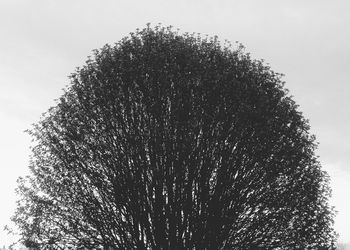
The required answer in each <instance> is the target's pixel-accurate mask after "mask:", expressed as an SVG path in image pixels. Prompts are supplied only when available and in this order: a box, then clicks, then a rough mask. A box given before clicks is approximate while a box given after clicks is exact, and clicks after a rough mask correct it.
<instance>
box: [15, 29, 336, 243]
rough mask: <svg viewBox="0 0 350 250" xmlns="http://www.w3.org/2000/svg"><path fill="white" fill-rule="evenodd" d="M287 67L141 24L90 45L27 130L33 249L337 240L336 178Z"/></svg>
mask: <svg viewBox="0 0 350 250" xmlns="http://www.w3.org/2000/svg"><path fill="white" fill-rule="evenodd" d="M280 77H281V76H280V75H279V74H276V73H274V72H273V71H272V70H270V69H269V67H267V66H265V65H264V64H263V63H262V62H261V61H256V60H252V59H250V57H249V55H248V54H246V53H245V52H244V51H243V48H242V47H241V46H238V48H236V49H234V48H233V47H232V46H229V45H222V44H221V43H220V42H218V41H217V39H216V38H201V37H199V36H196V35H190V34H184V35H180V34H178V33H177V32H175V31H173V30H172V29H171V28H162V27H155V28H150V27H147V28H145V29H143V30H138V31H137V32H136V33H132V34H131V35H130V36H129V37H127V38H124V39H123V40H121V41H120V42H119V43H117V44H116V45H115V46H108V45H106V46H105V47H103V48H102V49H101V50H96V51H95V52H94V56H93V57H92V58H90V59H89V60H88V61H87V63H86V65H85V66H84V67H82V68H80V69H77V71H76V73H74V74H72V76H71V84H70V85H69V86H68V88H67V89H66V91H65V94H64V95H63V96H62V97H61V98H60V99H59V100H58V102H57V106H55V107H53V108H51V109H50V110H49V111H48V112H47V113H46V114H45V115H44V116H43V118H42V120H41V121H40V122H39V123H38V124H36V125H35V127H34V128H33V129H32V130H31V132H30V133H31V135H32V136H33V138H34V140H35V141H36V144H35V146H34V147H33V157H32V160H31V164H30V168H31V171H32V174H31V176H30V177H28V178H25V179H21V180H20V183H19V188H18V191H19V193H21V194H22V199H21V200H20V201H19V203H18V210H17V212H16V214H15V216H14V217H13V220H14V221H15V222H16V224H17V225H18V227H19V228H20V230H21V233H22V240H23V241H24V242H25V244H26V245H27V246H28V247H29V246H31V247H32V248H33V249H36V248H40V249H69V248H72V249H86V248H87V249H333V248H334V244H335V236H334V232H333V229H332V224H333V210H332V209H331V208H330V207H329V205H328V197H329V186H328V176H327V174H326V173H325V172H323V171H322V170H321V167H320V164H319V162H318V161H317V159H316V157H315V155H314V150H315V147H316V144H315V142H314V138H313V136H311V135H310V134H309V125H308V122H307V120H305V119H304V118H303V116H302V114H301V113H300V112H299V111H298V110H297V105H296V104H295V103H294V101H293V100H292V99H291V98H290V97H289V96H288V94H287V91H286V89H284V87H283V83H282V82H281V80H280Z"/></svg>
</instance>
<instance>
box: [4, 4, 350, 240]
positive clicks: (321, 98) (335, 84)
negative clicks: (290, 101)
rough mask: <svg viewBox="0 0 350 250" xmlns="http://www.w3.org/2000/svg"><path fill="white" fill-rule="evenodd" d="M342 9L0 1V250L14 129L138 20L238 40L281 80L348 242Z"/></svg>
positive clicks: (346, 58) (8, 207) (10, 200)
mask: <svg viewBox="0 0 350 250" xmlns="http://www.w3.org/2000/svg"><path fill="white" fill-rule="evenodd" d="M349 13H350V1H348V0H306V1H305V0H304V1H302V0H264V1H261V0H241V1H237V0H218V1H208V0H200V1H199V0H186V1H185V0H177V1H166V0H159V1H155V0H148V1H132V0H128V1H121V0H120V1H118V0H113V1H112V0H99V1H97V0H95V1H93V0H75V1H68V0H60V1H54V0H32V1H25V0H0V32H1V38H0V56H1V58H0V121H1V122H0V157H1V158H0V159H1V161H0V171H1V172H0V173H1V174H0V200H1V204H2V206H1V211H0V246H1V245H2V244H5V243H6V242H7V241H8V240H7V239H8V236H6V235H5V234H4V233H2V232H1V229H2V227H3V226H4V225H5V224H6V223H8V221H9V220H8V218H9V217H10V215H11V214H12V212H13V208H14V207H15V205H14V200H15V196H14V191H13V190H14V188H15V186H16V183H15V180H16V178H17V176H18V175H23V174H25V173H26V172H27V165H28V160H29V157H28V155H29V145H30V139H29V137H28V136H27V135H26V134H25V133H24V132H23V131H24V130H25V129H27V128H29V127H30V124H32V123H34V122H36V121H38V119H39V117H40V114H41V113H43V112H45V111H46V110H47V109H48V108H49V107H50V106H52V105H54V101H53V100H54V99H56V98H58V97H59V96H60V95H61V94H62V88H64V87H65V85H67V84H68V78H67V76H68V75H69V74H70V73H72V72H73V71H74V70H75V68H76V67H78V66H82V65H83V64H84V62H85V60H86V59H87V56H88V55H91V50H93V49H96V48H100V47H102V46H103V45H104V44H105V43H114V42H117V41H119V40H120V39H121V38H122V37H124V36H126V35H127V34H128V33H129V32H132V31H135V29H136V28H144V27H145V25H146V23H148V22H151V23H152V24H157V23H159V22H160V23H162V24H163V25H165V26H168V25H173V26H174V27H175V28H179V29H180V31H181V32H199V33H202V34H208V35H210V36H213V35H218V36H219V39H220V40H222V41H223V40H225V39H227V40H229V41H231V42H235V41H239V42H241V43H243V44H244V45H245V46H246V48H247V51H248V52H251V55H252V57H253V58H257V59H260V58H263V59H264V60H265V61H266V62H268V63H269V64H270V65H271V67H272V69H274V70H275V71H277V72H280V73H284V74H285V77H284V80H285V81H286V87H287V88H288V89H289V90H290V93H291V94H292V95H293V96H294V100H295V101H296V102H297V103H298V104H299V105H300V110H301V111H303V113H304V115H305V116H306V117H307V118H309V119H310V124H311V128H312V132H313V133H314V134H316V136H317V139H318V141H319V142H320V146H319V150H318V151H317V153H318V155H319V156H320V161H321V162H322V164H323V166H324V169H326V170H328V171H329V173H330V175H331V177H332V188H333V190H334V191H333V192H334V198H333V199H332V201H333V204H334V205H335V206H336V208H337V210H338V211H339V214H338V216H337V218H336V228H337V230H338V231H339V233H340V235H341V239H342V240H343V241H350V230H348V225H350V202H349V195H348V192H349V191H350V165H349V164H350V143H348V142H349V141H350V132H349V130H348V128H349V127H350V115H349V110H348V107H350V99H349V98H348V97H349V90H350V85H349V83H348V74H349V72H350V48H349V45H350V33H349V26H350V15H349ZM3 242H4V243H3Z"/></svg>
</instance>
